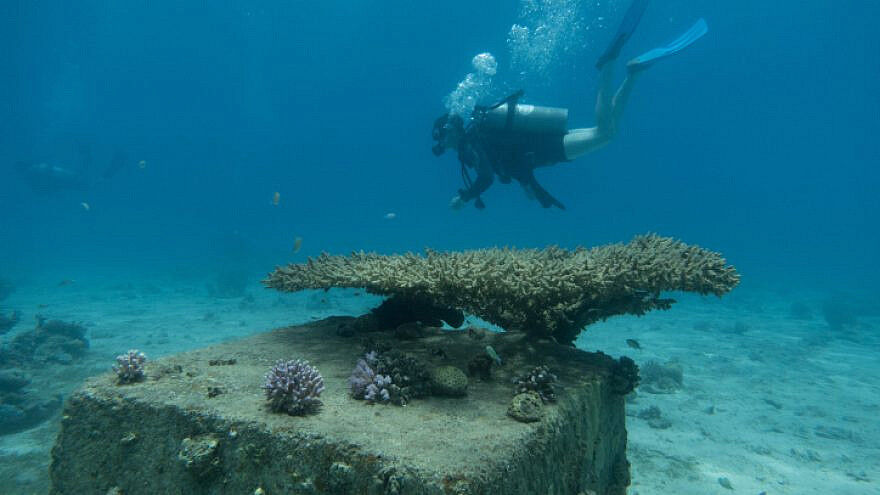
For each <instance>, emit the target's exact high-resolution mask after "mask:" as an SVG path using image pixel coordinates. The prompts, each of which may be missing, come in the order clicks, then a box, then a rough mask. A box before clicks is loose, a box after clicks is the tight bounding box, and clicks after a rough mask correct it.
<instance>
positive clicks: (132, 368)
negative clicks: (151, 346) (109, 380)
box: [113, 349, 147, 385]
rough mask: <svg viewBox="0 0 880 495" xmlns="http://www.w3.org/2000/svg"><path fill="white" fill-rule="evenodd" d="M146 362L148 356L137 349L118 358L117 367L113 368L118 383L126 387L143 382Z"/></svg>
mask: <svg viewBox="0 0 880 495" xmlns="http://www.w3.org/2000/svg"><path fill="white" fill-rule="evenodd" d="M146 362H147V355H146V354H144V353H143V352H140V351H138V350H137V349H130V350H129V351H128V352H127V353H126V354H120V355H118V356H116V365H114V366H113V371H115V372H116V383H118V384H120V385H124V384H126V383H134V382H139V381H141V380H143V379H144V364H145V363H146Z"/></svg>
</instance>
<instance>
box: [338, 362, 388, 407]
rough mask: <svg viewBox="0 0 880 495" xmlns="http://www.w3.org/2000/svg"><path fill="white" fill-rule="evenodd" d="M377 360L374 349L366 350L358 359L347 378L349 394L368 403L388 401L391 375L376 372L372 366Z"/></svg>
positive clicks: (374, 365)
mask: <svg viewBox="0 0 880 495" xmlns="http://www.w3.org/2000/svg"><path fill="white" fill-rule="evenodd" d="M378 361H379V358H378V355H377V353H376V352H375V351H372V352H368V353H367V354H366V355H365V356H364V357H363V359H358V362H357V365H356V366H355V368H354V371H352V372H351V376H350V377H349V378H348V385H349V387H350V389H351V396H352V397H354V398H355V399H359V400H365V401H367V402H370V403H374V402H388V401H390V400H391V393H390V392H389V388H390V387H391V377H390V376H388V375H380V374H378V373H376V371H375V370H374V368H375V367H376V365H377V363H378Z"/></svg>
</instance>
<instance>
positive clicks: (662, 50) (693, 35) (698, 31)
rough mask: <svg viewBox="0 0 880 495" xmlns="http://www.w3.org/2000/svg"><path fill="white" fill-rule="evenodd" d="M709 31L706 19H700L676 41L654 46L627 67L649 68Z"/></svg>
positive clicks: (633, 69)
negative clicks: (657, 46)
mask: <svg viewBox="0 0 880 495" xmlns="http://www.w3.org/2000/svg"><path fill="white" fill-rule="evenodd" d="M708 32H709V26H708V25H707V24H706V20H705V19H702V18H701V19H700V20H698V21H697V22H696V23H695V24H694V25H693V26H691V28H690V29H688V30H687V31H685V33H684V34H682V35H681V36H679V37H678V38H677V39H676V40H675V41H673V42H671V43H669V44H668V45H666V46H661V47H659V48H654V49H653V50H650V51H648V52H645V53H643V54H641V55H639V56H638V57H636V58H634V59H632V60H630V61H629V62H628V63H627V64H626V67H627V68H628V69H629V70H630V71H637V70H642V69H647V68H648V67H650V66H651V64H653V63H654V62H656V61H658V60H662V59H664V58H666V57H671V56H672V55H675V54H676V53H678V52H680V51H682V50H684V49H685V48H687V47H689V46H691V45H692V44H694V42H695V41H697V40H698V39H700V38H702V37H703V35H705V34H706V33H708Z"/></svg>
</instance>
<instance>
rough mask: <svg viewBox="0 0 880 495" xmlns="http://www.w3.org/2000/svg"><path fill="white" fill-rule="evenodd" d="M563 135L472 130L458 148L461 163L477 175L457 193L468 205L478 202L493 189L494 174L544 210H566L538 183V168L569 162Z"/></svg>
mask: <svg viewBox="0 0 880 495" xmlns="http://www.w3.org/2000/svg"><path fill="white" fill-rule="evenodd" d="M562 137H563V134H536V133H528V132H516V131H512V130H508V129H490V128H488V127H486V126H483V125H473V126H470V127H469V128H468V129H467V131H466V132H465V135H464V138H463V139H462V143H461V144H460V145H459V147H458V159H459V161H460V162H461V163H462V164H463V165H465V166H467V167H470V168H472V169H474V170H475V171H476V172H477V178H476V179H475V180H474V182H473V183H472V184H470V186H469V187H467V188H464V189H460V190H459V191H458V195H459V197H460V198H461V199H462V200H463V201H465V202H467V201H470V200H472V199H475V198H479V196H480V194H482V193H483V192H485V191H486V189H488V188H489V186H491V185H492V181H493V180H494V177H495V174H498V179H499V180H500V181H501V182H503V183H505V184H506V183H508V182H510V179H516V180H517V181H519V183H520V184H521V185H522V186H523V188H525V189H526V191H528V192H529V193H531V194H533V195H534V196H535V199H537V200H538V202H540V203H541V206H543V207H544V208H550V207H551V206H556V207H557V208H560V209H563V210H564V209H565V206H564V205H563V204H562V203H560V202H559V201H558V200H557V199H556V198H554V197H553V196H551V195H550V193H548V192H547V191H546V190H545V189H544V188H543V187H541V185H540V184H538V181H536V180H535V175H534V173H533V171H534V169H536V168H538V167H546V166H548V165H553V164H555V163H558V162H567V161H570V160H568V159H567V158H566V157H565V148H564V146H563V141H562Z"/></svg>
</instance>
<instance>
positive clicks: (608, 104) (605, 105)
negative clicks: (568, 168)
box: [563, 63, 638, 160]
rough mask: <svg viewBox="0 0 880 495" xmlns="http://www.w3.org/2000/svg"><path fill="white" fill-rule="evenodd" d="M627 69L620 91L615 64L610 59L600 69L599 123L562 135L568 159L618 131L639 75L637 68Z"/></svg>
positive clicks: (596, 146)
mask: <svg viewBox="0 0 880 495" xmlns="http://www.w3.org/2000/svg"><path fill="white" fill-rule="evenodd" d="M628 72H629V73H628V74H627V76H626V79H624V81H623V83H622V84H621V85H620V87H619V88H618V89H617V91H614V89H613V86H612V83H613V81H614V68H613V64H611V63H608V64H605V65H604V66H603V67H602V70H601V71H600V72H599V91H598V92H597V94H596V127H590V128H587V129H572V130H570V131H568V133H567V134H566V135H565V136H564V137H563V146H564V147H565V157H566V158H567V159H569V160H574V159H575V158H577V157H579V156H581V155H583V154H586V153H589V152H591V151H595V150H597V149H599V148H601V147H602V146H605V145H606V144H608V143H610V142H611V140H612V139H614V136H615V135H617V127H618V123H619V122H620V117H621V115H622V114H623V109H624V108H625V107H626V103H627V101H628V100H629V95H630V93H631V92H632V88H633V84H634V83H635V80H636V78H637V77H638V72H635V71H628Z"/></svg>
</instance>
